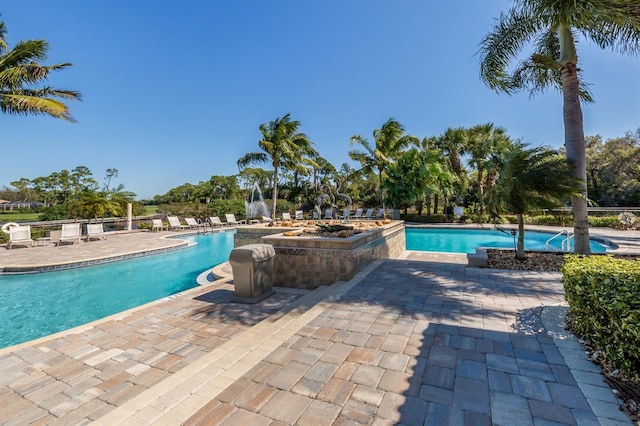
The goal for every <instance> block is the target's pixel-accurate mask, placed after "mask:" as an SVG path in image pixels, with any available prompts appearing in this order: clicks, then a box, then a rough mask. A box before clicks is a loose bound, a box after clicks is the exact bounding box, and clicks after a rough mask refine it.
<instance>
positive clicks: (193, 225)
mask: <svg viewBox="0 0 640 426" xmlns="http://www.w3.org/2000/svg"><path fill="white" fill-rule="evenodd" d="M225 219H226V222H222V221H221V220H220V218H219V217H218V216H211V217H209V219H208V220H209V224H210V225H211V226H213V227H216V226H227V225H228V226H234V225H241V224H245V223H247V221H245V220H236V217H235V215H234V214H233V213H230V214H227V215H225ZM184 221H185V222H186V225H183V224H182V223H181V222H180V219H179V218H178V216H167V222H169V224H168V225H165V224H164V222H162V219H152V220H151V223H152V225H151V230H152V231H162V230H165V229H166V230H172V231H176V230H177V231H181V230H185V229H199V228H202V227H204V226H205V223H204V222H201V221H198V220H196V219H194V218H192V217H185V218H184Z"/></svg>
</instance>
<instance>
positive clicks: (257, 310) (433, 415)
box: [0, 242, 631, 425]
mask: <svg viewBox="0 0 640 426" xmlns="http://www.w3.org/2000/svg"><path fill="white" fill-rule="evenodd" d="M93 244H101V242H97V243H87V245H86V246H87V247H89V246H90V245H93ZM26 250H29V249H26ZM34 250H35V249H34ZM434 260H440V261H434ZM456 261H461V259H459V258H458V259H456V257H455V256H453V257H452V256H444V257H442V256H440V258H438V257H437V256H436V257H430V256H428V255H425V254H424V253H411V252H408V253H407V258H405V259H396V260H381V261H378V262H376V263H375V264H373V265H371V266H369V267H368V268H367V269H365V270H364V271H362V272H361V273H359V274H358V275H357V276H356V277H355V278H354V279H353V280H351V281H349V282H339V283H336V284H334V285H333V286H329V287H323V288H320V289H317V290H315V291H313V292H308V291H296V290H289V289H279V288H278V289H276V290H277V291H276V295H275V296H272V297H270V298H268V299H266V300H264V301H263V302H261V304H259V305H257V306H256V305H251V306H250V307H249V306H248V305H240V304H237V303H231V301H230V299H231V297H232V295H233V287H232V285H230V284H228V282H226V281H225V280H223V281H220V282H216V283H215V284H211V285H209V286H205V287H202V288H198V289H194V290H191V291H188V292H185V293H183V294H181V295H180V296H179V297H172V298H167V299H164V300H162V301H159V302H154V303H152V304H149V305H146V306H144V307H142V308H138V309H135V310H132V311H129V312H127V313H123V314H120V315H116V316H113V317H111V318H108V319H105V320H102V321H98V322H96V323H93V324H89V325H87V326H84V327H81V328H78V329H75V330H73V331H72V332H70V333H63V334H61V335H57V336H53V337H51V338H49V339H41V340H38V341H36V342H34V343H32V344H25V345H19V346H16V347H14V348H7V349H4V350H0V424H8V425H9V424H10V425H14V424H15V425H18V424H20V425H21V424H88V423H95V424H102V425H115V424H123V425H139V424H140V425H142V424H159V425H160V424H162V425H165V424H166V425H169V424H176V425H177V424H207V425H209V424H218V423H224V424H231V425H233V424H243V425H247V424H251V425H254V424H277V423H281V424H282V423H284V424H301V425H303V424H313V425H319V424H357V423H363V424H433V425H441V424H460V425H464V424H479V425H481V424H508V425H511V424H535V425H538V424H578V425H582V424H607V425H618V424H620V425H622V424H631V422H630V420H629V418H628V417H627V415H626V414H625V413H624V412H622V411H620V410H619V409H618V406H619V401H618V400H617V399H616V398H615V396H614V395H613V393H612V392H611V391H610V389H609V388H608V387H607V386H606V385H605V383H604V382H603V380H602V376H601V375H600V372H599V369H598V368H597V367H596V366H595V365H594V364H592V363H591V362H589V361H588V360H587V359H586V356H585V353H584V352H583V350H582V349H581V347H580V345H579V343H578V342H577V340H576V339H575V337H573V336H571V335H570V334H569V333H567V332H566V331H564V330H563V328H562V326H561V322H562V319H563V315H564V312H566V308H565V307H564V297H563V289H562V284H561V281H560V279H561V277H560V274H559V273H552V272H515V271H501V270H488V269H475V268H466V267H465V266H464V265H463V264H460V263H455V262H456ZM443 262H449V263H443ZM274 422H275V423H274Z"/></svg>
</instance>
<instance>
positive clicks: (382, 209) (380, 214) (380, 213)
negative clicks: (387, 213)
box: [376, 208, 384, 219]
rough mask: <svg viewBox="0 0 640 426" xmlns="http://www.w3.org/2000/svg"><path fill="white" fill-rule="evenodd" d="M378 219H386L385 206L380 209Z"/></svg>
mask: <svg viewBox="0 0 640 426" xmlns="http://www.w3.org/2000/svg"><path fill="white" fill-rule="evenodd" d="M376 219H384V208H381V209H378V216H376Z"/></svg>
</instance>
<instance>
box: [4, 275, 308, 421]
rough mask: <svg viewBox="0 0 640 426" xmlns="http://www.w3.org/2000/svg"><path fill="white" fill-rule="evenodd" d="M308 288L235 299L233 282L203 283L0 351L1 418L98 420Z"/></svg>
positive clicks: (20, 419) (222, 343) (292, 299)
mask: <svg viewBox="0 0 640 426" xmlns="http://www.w3.org/2000/svg"><path fill="white" fill-rule="evenodd" d="M304 293H305V292H302V291H296V290H293V291H292V290H290V289H279V291H278V292H276V294H275V295H274V296H272V297H270V298H269V299H268V300H264V301H262V302H260V303H258V304H255V305H251V309H250V310H249V309H248V308H247V305H245V304H241V303H232V301H231V299H232V298H233V297H234V291H233V286H232V285H229V284H219V285H214V286H211V287H206V288H198V289H195V290H193V291H190V292H188V295H183V296H181V297H172V298H169V299H168V300H167V299H165V300H164V301H160V302H157V303H152V304H150V305H147V306H146V307H143V308H141V309H138V310H133V311H129V312H128V313H126V314H121V315H116V316H114V317H112V318H111V319H108V320H106V321H98V322H96V323H95V324H94V325H89V326H87V327H81V328H79V329H76V331H74V332H73V333H66V334H63V335H62V336H61V337H57V338H53V339H42V340H41V341H39V343H36V344H33V345H29V344H26V345H19V346H17V347H16V348H17V349H14V350H11V349H9V350H4V351H0V424H15V425H26V424H50V423H54V422H55V423H58V424H64V425H69V424H79V423H86V422H88V421H90V420H96V419H98V418H100V417H102V416H104V415H105V414H107V413H108V412H110V411H111V410H113V409H114V408H116V407H119V406H121V405H123V404H124V403H126V402H128V401H129V400H131V399H132V398H133V397H135V396H136V395H139V394H140V393H142V392H144V391H146V390H148V389H149V388H151V387H153V386H155V385H157V384H159V383H161V382H163V381H165V380H166V379H167V378H169V377H170V376H172V375H173V374H174V373H176V372H178V371H181V370H182V369H184V368H185V367H187V366H189V365H191V364H193V363H194V362H195V361H197V360H198V359H200V358H202V357H203V356H204V355H205V354H208V353H210V352H211V351H213V350H215V349H216V348H218V347H220V346H222V345H224V344H225V343H227V342H229V341H230V340H231V339H233V338H234V336H235V335H237V334H238V333H240V332H242V331H245V330H247V329H249V328H251V327H252V326H254V325H255V324H257V323H259V322H260V321H261V320H264V319H265V318H268V317H270V316H272V315H273V314H275V313H276V312H277V311H278V310H280V309H282V308H283V307H286V306H287V305H288V304H290V303H291V302H293V301H295V300H296V299H298V298H299V297H300V296H301V295H302V294H304Z"/></svg>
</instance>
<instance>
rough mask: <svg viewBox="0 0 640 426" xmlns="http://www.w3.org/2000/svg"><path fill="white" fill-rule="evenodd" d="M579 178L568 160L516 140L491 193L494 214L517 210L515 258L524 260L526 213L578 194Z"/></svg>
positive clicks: (557, 204) (548, 206)
mask: <svg viewBox="0 0 640 426" xmlns="http://www.w3.org/2000/svg"><path fill="white" fill-rule="evenodd" d="M579 184H580V180H579V179H578V178H576V177H575V176H574V175H573V173H572V171H571V168H570V166H569V163H568V162H567V161H566V160H565V159H564V158H563V157H562V156H561V155H560V154H558V152H557V151H554V150H552V149H550V148H548V147H538V148H531V149H526V145H524V144H522V143H514V145H513V147H512V148H511V149H510V150H509V152H508V153H507V154H506V156H505V160H504V163H503V164H502V167H501V170H500V175H499V177H498V181H497V182H496V185H495V186H494V187H493V188H492V189H491V191H489V193H488V200H489V201H488V205H489V206H490V210H491V212H492V214H493V215H494V216H499V215H500V214H501V213H514V214H515V215H516V217H517V219H518V243H517V248H516V258H517V259H524V258H525V254H524V214H525V213H526V212H528V211H530V210H532V209H540V208H552V207H557V206H559V205H561V204H562V202H563V201H564V199H565V197H567V196H569V195H573V194H575V193H576V192H577V191H578V189H579Z"/></svg>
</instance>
